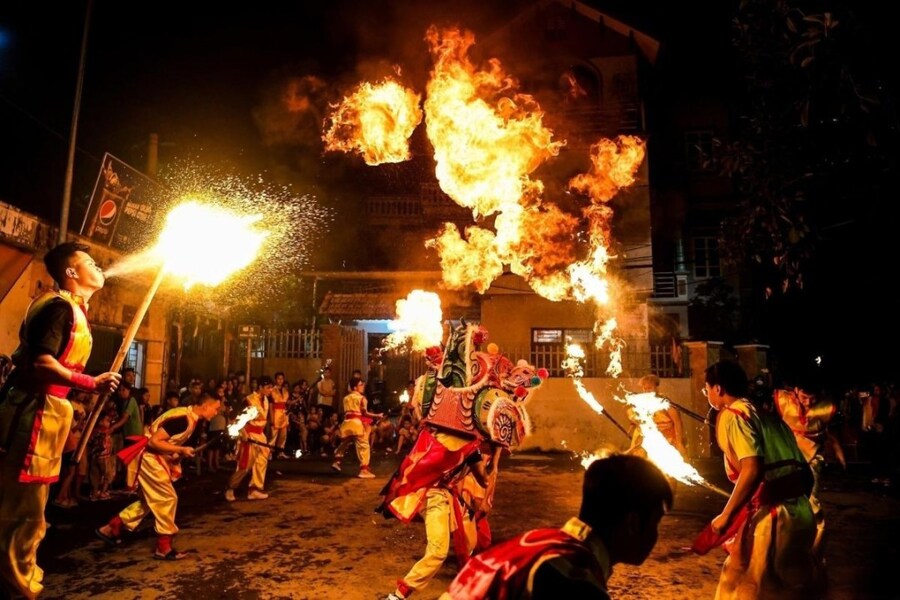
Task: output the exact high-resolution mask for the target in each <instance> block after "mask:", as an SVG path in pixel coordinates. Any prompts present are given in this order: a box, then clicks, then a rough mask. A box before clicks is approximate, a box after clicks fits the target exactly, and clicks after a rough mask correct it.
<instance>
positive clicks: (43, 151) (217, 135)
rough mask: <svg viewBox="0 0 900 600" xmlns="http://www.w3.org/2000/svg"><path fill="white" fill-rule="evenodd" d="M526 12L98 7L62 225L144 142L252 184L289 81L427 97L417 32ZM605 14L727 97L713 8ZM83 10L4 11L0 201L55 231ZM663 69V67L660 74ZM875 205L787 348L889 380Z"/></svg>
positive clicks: (886, 223) (890, 319)
mask: <svg viewBox="0 0 900 600" xmlns="http://www.w3.org/2000/svg"><path fill="white" fill-rule="evenodd" d="M524 4H527V3H526V2H525V1H524V0H451V1H446V2H421V1H413V0H393V1H388V0H371V1H368V2H357V1H352V0H330V1H322V2H309V1H294V2H276V1H268V0H258V1H255V2H252V3H242V4H239V5H238V6H237V7H233V8H232V7H229V8H228V9H227V10H223V8H222V7H223V4H222V3H221V2H206V1H198V2H185V1H183V0H182V1H178V2H176V1H173V0H156V1H154V2H146V1H135V2H117V1H115V0H94V4H93V12H92V17H91V20H90V35H89V45H88V55H87V63H86V76H85V80H84V95H83V99H82V104H81V118H80V120H79V131H78V151H77V153H76V163H75V184H74V189H73V208H72V217H71V221H70V226H72V227H73V228H77V227H78V226H80V223H81V218H82V213H83V210H84V205H85V202H86V199H87V197H88V196H89V195H90V192H91V190H92V188H93V185H94V181H95V179H96V178H97V173H98V170H99V166H100V161H101V159H102V157H103V154H104V153H105V152H110V153H111V154H114V155H116V156H117V157H119V158H120V159H122V160H125V161H126V162H129V163H130V164H132V165H133V166H135V167H137V168H138V169H143V168H144V165H145V160H146V159H145V156H146V155H145V152H146V143H147V139H148V136H149V134H150V133H158V134H159V136H160V142H161V144H162V146H161V149H160V160H161V163H165V161H167V160H170V159H172V158H176V157H179V156H197V157H199V158H200V159H201V160H205V161H209V162H218V161H223V162H231V163H234V164H238V165H240V166H241V168H243V169H245V170H247V171H248V172H253V171H254V170H257V171H258V170H263V169H271V168H272V167H273V166H275V165H277V164H278V163H290V160H291V159H292V158H293V157H292V156H291V152H289V151H288V152H286V151H285V148H284V147H282V148H273V147H272V146H266V144H264V137H265V136H264V134H263V132H262V131H261V128H260V122H259V119H258V118H257V119H254V112H256V114H257V115H259V109H260V107H264V106H265V105H266V102H267V100H269V99H271V97H272V96H273V94H277V93H279V92H280V90H281V89H282V88H281V86H280V83H281V82H283V81H284V80H285V79H287V78H302V77H305V76H310V75H312V76H316V77H318V78H320V79H322V80H323V81H325V82H327V86H328V91H329V92H330V93H331V94H333V95H337V94H340V92H341V91H342V90H345V89H348V88H349V87H350V86H352V85H354V84H355V83H358V82H359V81H360V80H363V79H370V78H372V77H373V76H378V75H384V74H386V73H387V71H388V70H389V67H390V65H392V64H401V65H403V67H404V69H406V70H407V74H408V76H410V77H412V78H413V79H416V78H417V77H419V78H420V81H419V83H422V82H423V81H424V73H426V72H427V69H428V68H429V65H428V56H427V52H426V48H425V45H424V42H423V40H422V38H423V34H424V31H425V28H426V27H427V25H429V24H430V23H438V24H458V25H462V26H464V27H466V28H470V29H473V30H474V31H475V33H476V35H477V36H482V35H486V34H487V33H489V32H490V31H492V30H493V29H494V28H495V26H497V25H498V24H499V23H501V22H502V20H503V19H505V18H508V17H509V15H511V14H514V13H515V12H516V11H517V10H518V9H520V8H521V6H522V5H524ZM599 4H602V5H603V6H604V7H606V8H607V9H608V10H609V11H610V12H611V13H612V14H617V15H620V16H621V17H622V18H623V20H626V21H628V22H630V23H633V24H634V25H635V26H636V27H639V28H641V29H643V30H644V31H647V32H649V33H651V34H653V35H655V36H657V37H658V38H659V39H662V40H663V42H664V47H663V48H664V50H663V52H666V51H668V50H671V49H678V50H679V51H680V52H683V53H684V55H683V57H682V63H681V66H682V67H684V66H685V64H687V68H685V69H684V70H683V71H680V72H678V73H677V74H675V76H674V77H673V78H670V81H669V84H670V85H674V86H679V85H680V86H683V87H688V86H694V85H697V84H698V83H705V84H706V85H708V86H710V88H709V89H714V88H715V87H716V85H717V84H718V83H721V81H720V80H718V79H716V78H714V77H710V76H709V75H708V73H710V72H715V69H716V68H717V67H718V66H719V65H718V63H719V61H721V60H724V59H725V53H723V52H719V51H718V50H716V49H715V48H722V47H723V45H724V44H727V42H728V39H729V37H730V33H729V29H728V26H729V14H728V11H727V10H723V8H722V7H723V5H725V4H727V3H723V2H721V1H720V0H703V1H702V2H693V3H662V4H661V5H660V3H648V4H649V5H650V6H652V8H651V9H649V10H648V9H646V7H644V8H642V5H641V3H638V2H633V1H632V2H628V1H625V0H611V1H609V2H602V3H599ZM819 4H821V3H819ZM873 6H874V2H856V3H854V5H853V7H854V10H856V11H857V12H858V14H860V15H861V17H862V18H863V19H864V20H866V21H867V22H868V23H869V26H870V27H871V28H872V36H871V43H872V46H873V47H872V51H871V53H870V56H871V66H872V68H873V69H874V70H879V71H881V72H883V73H884V74H889V73H893V71H892V70H891V69H887V68H886V65H889V61H890V56H891V54H892V49H891V48H890V45H889V44H890V43H891V40H892V37H891V36H889V35H882V33H889V31H887V28H888V27H890V23H889V22H888V21H887V20H885V19H881V20H879V19H878V18H877V16H878V15H879V14H880V13H879V12H877V11H875V10H874V9H873V8H872V7H873ZM85 7H86V0H71V1H69V2H54V3H44V2H33V1H29V0H11V1H6V2H2V3H0V140H2V143H3V152H2V157H3V160H2V161H0V201H3V202H8V203H10V204H14V205H18V206H21V207H23V208H25V209H27V210H29V211H30V212H33V213H35V214H38V215H40V216H43V217H45V218H48V219H50V220H52V221H54V222H56V221H57V220H58V215H59V207H60V201H61V197H62V190H63V181H64V172H65V163H66V152H67V144H68V131H69V126H70V122H71V116H72V106H73V98H74V90H75V81H76V74H77V69H78V59H79V48H80V44H81V36H82V32H83V23H84V15H85ZM709 7H715V9H714V10H710V9H709ZM665 44H668V46H666V45H665ZM684 56H687V57H689V58H688V59H687V62H685V61H684ZM664 59H665V54H662V53H661V55H660V64H663V62H664ZM886 85H888V86H891V85H896V79H893V80H891V79H888V80H886ZM419 87H420V88H421V87H422V86H421V85H420V86H419ZM313 134H316V132H312V134H311V135H313ZM288 150H290V148H288ZM311 154H313V155H314V154H315V153H314V152H313V153H311ZM320 158H321V157H320ZM319 162H320V163H324V162H325V160H324V159H323V160H319ZM319 166H320V165H316V164H313V165H310V164H309V163H303V162H294V163H292V164H291V168H292V169H294V170H295V171H300V172H301V173H300V174H301V176H303V175H304V174H303V173H302V171H303V170H304V169H310V168H311V169H312V170H313V171H314V170H315V169H316V168H318V167H319ZM314 175H315V173H312V175H311V177H314ZM879 202H880V203H881V208H880V209H877V210H876V208H873V209H872V210H869V211H860V213H859V214H860V215H861V217H862V218H861V219H857V220H855V221H854V222H853V223H851V224H850V225H848V226H846V227H845V228H844V229H836V230H835V232H836V233H835V237H836V236H841V237H839V238H837V239H836V241H835V242H834V243H832V244H831V245H830V246H829V247H827V248H825V252H823V257H824V258H825V259H827V260H823V261H820V262H819V264H818V265H817V266H816V267H815V268H816V270H817V272H816V274H817V275H818V279H819V286H820V289H822V290H824V292H823V293H821V294H819V295H817V297H816V299H815V301H814V302H815V306H814V308H813V309H810V306H809V305H808V304H807V302H806V301H804V303H801V305H800V306H798V307H795V308H793V309H792V311H793V313H794V314H799V315H804V316H805V317H806V318H805V319H804V323H803V325H802V327H792V328H789V329H786V330H785V331H784V332H782V337H786V338H787V337H790V336H792V335H795V336H806V337H810V338H813V337H815V338H816V339H822V340H826V341H828V338H829V337H831V336H832V335H834V336H839V341H838V342H835V341H834V340H830V345H831V346H834V345H835V344H836V343H837V344H840V345H843V346H845V347H846V349H845V351H844V352H843V355H844V356H845V357H846V359H847V360H853V359H854V358H855V359H857V361H859V357H860V356H862V350H859V351H857V349H856V347H855V346H856V345H861V346H865V353H866V354H867V355H874V356H879V357H880V359H879V360H880V362H881V363H882V365H883V368H882V369H881V371H882V372H884V371H885V370H887V369H889V368H890V366H891V363H892V362H895V359H897V357H898V354H900V352H898V351H896V350H892V351H888V352H881V351H878V350H875V348H876V347H881V344H889V345H893V346H896V336H897V334H898V333H900V331H898V324H900V317H898V312H897V311H896V310H894V309H893V308H892V306H893V302H891V301H890V298H891V296H890V292H889V287H890V285H889V283H890V281H891V276H892V275H893V271H894V270H895V268H894V265H895V264H896V262H897V260H898V258H900V252H898V251H897V246H896V244H895V243H894V242H893V239H894V237H895V234H896V226H897V219H896V215H897V210H896V206H895V207H894V209H893V210H884V204H885V203H886V202H890V200H889V199H885V198H882V199H880V200H879ZM894 202H895V203H900V201H894ZM872 206H873V207H876V204H875V203H873V204H872ZM845 232H847V233H846V235H845ZM869 232H871V234H870V233H869ZM870 250H871V251H870ZM832 261H833V262H832ZM836 265H839V267H836ZM823 282H824V283H826V284H827V285H824V284H823ZM847 311H852V312H853V313H854V314H855V318H853V319H852V320H850V321H849V322H848V323H847V324H846V326H844V325H842V324H841V316H842V314H844V313H846V312H847ZM842 328H843V330H842ZM831 332H833V334H832V333H831ZM888 340H890V341H889V342H888ZM867 360H868V359H867Z"/></svg>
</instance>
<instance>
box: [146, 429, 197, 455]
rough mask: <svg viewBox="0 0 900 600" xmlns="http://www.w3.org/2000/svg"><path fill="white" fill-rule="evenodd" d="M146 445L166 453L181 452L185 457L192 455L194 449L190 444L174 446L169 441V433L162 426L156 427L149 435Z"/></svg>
mask: <svg viewBox="0 0 900 600" xmlns="http://www.w3.org/2000/svg"><path fill="white" fill-rule="evenodd" d="M147 445H148V446H150V447H151V448H152V449H154V450H156V451H157V452H162V453H166V454H181V455H182V456H187V457H191V456H193V455H194V449H193V448H191V447H190V446H176V445H175V444H172V443H169V433H168V432H167V431H166V430H165V429H163V428H162V427H160V428H159V429H157V430H156V432H155V433H154V434H153V435H152V436H151V437H150V442H149V443H148V444H147Z"/></svg>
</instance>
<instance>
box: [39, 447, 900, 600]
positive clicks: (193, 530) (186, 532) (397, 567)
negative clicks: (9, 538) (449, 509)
mask: <svg viewBox="0 0 900 600" xmlns="http://www.w3.org/2000/svg"><path fill="white" fill-rule="evenodd" d="M329 464H330V460H329V459H326V458H320V457H304V458H302V459H299V460H283V461H274V462H272V463H271V464H270V468H269V477H268V483H267V489H268V491H269V492H270V494H271V496H270V498H269V499H267V500H258V501H249V500H246V499H245V498H246V492H243V493H239V494H238V501H237V502H234V503H230V504H229V503H227V502H226V501H225V500H224V498H223V494H222V492H223V490H224V488H225V482H226V480H227V478H228V475H229V474H230V469H226V471H219V472H218V473H213V474H207V473H204V474H203V475H201V476H196V475H194V474H192V473H190V472H189V474H188V477H187V479H186V480H183V481H181V482H179V483H178V484H177V488H178V490H179V495H180V502H179V507H178V515H177V522H178V524H179V526H180V527H181V532H180V534H179V535H178V537H177V538H176V546H177V547H178V548H179V549H181V550H185V551H190V556H189V557H188V558H186V559H184V560H180V561H177V562H167V561H159V560H154V559H153V557H152V552H153V546H154V540H155V535H154V533H153V528H152V519H149V518H148V521H147V522H146V523H145V524H143V525H142V527H141V529H139V530H138V531H137V532H135V533H134V534H131V535H130V536H128V537H127V538H126V540H125V542H124V544H123V545H122V546H121V547H118V548H115V549H109V548H107V547H105V546H104V544H103V543H102V542H100V541H98V540H96V539H95V538H94V537H93V529H94V528H95V527H97V526H98V525H100V524H102V523H104V522H105V521H106V520H107V519H108V518H109V517H110V516H112V515H113V514H114V513H115V512H116V511H117V510H119V509H120V508H121V507H123V506H124V505H125V504H127V503H128V502H129V499H128V498H126V497H116V498H114V499H112V500H108V501H102V502H91V503H83V504H82V505H81V506H79V507H77V508H74V509H69V510H62V509H58V508H55V507H50V508H48V518H49V520H50V522H51V523H52V527H51V529H50V530H49V531H48V534H47V538H46V539H45V541H44V542H43V544H42V545H41V547H40V552H39V564H40V565H41V566H42V567H43V568H44V569H45V571H46V575H45V585H46V589H45V593H44V594H43V595H42V596H41V598H42V599H51V598H53V599H66V600H77V599H87V598H90V599H116V600H119V599H123V600H124V599H131V598H140V599H150V598H169V599H189V600H204V599H257V598H259V599H269V598H273V599H274V598H290V599H304V598H309V599H316V600H319V599H331V598H338V599H340V600H357V599H359V600H363V599H365V600H374V599H376V598H383V597H384V596H385V595H386V594H387V593H388V592H390V591H392V590H393V588H394V583H395V581H396V580H397V579H398V578H399V577H402V576H403V575H404V574H405V573H406V571H407V570H408V569H409V567H410V566H411V565H412V564H413V563H414V562H415V561H416V560H418V558H419V557H420V556H421V554H422V551H423V549H424V546H425V536H424V528H423V526H422V525H421V524H414V525H411V526H405V525H403V524H401V523H398V522H397V521H396V520H386V519H384V518H383V517H381V516H380V515H375V514H374V513H373V509H374V507H375V506H376V505H377V504H378V501H379V497H378V492H379V490H380V489H381V487H382V486H383V485H384V483H385V481H386V480H387V478H388V477H389V475H390V474H391V473H392V472H393V471H394V469H395V468H396V466H397V459H396V458H395V457H393V456H385V455H384V454H383V453H379V454H378V455H377V456H376V459H375V460H374V461H373V470H374V472H375V473H376V474H377V475H378V477H377V478H376V479H372V480H362V479H357V478H355V477H353V475H355V473H356V468H355V467H356V465H355V463H354V462H353V461H352V459H350V458H349V457H348V460H346V461H345V463H344V472H343V473H342V474H337V473H333V472H332V471H331V470H330V469H329ZM229 466H230V465H229ZM697 467H698V469H699V470H700V471H701V473H702V474H703V475H704V476H705V477H707V478H708V479H709V480H710V481H711V482H712V483H715V484H717V485H720V486H722V487H726V488H727V487H728V485H727V483H726V482H725V481H724V478H723V476H722V468H721V464H720V463H719V462H718V461H717V460H716V461H713V460H709V461H702V462H700V463H698V464H697ZM501 469H502V470H501V474H500V477H501V479H500V483H499V485H498V491H497V498H496V505H495V509H494V512H493V514H492V516H491V525H492V529H493V532H494V538H495V539H503V538H506V537H509V536H511V535H513V534H515V533H517V532H519V531H522V530H524V529H530V528H534V527H543V526H550V525H559V524H562V523H563V522H565V520H566V519H567V518H568V517H570V516H572V515H574V514H576V512H577V509H578V504H579V499H580V484H581V474H582V473H583V469H582V467H581V465H580V462H579V460H578V459H577V458H575V457H573V456H571V455H568V454H561V453H560V454H520V455H516V456H513V457H510V458H507V459H505V461H504V462H503V463H502V466H501ZM825 477H826V478H825V491H824V493H823V499H824V501H825V509H826V511H827V513H826V514H827V516H828V525H829V531H830V532H831V533H830V538H829V545H828V564H829V571H830V572H829V580H830V587H829V596H828V597H829V598H831V599H834V600H851V599H853V600H855V599H859V598H896V597H898V596H897V594H898V593H897V592H896V591H883V592H880V593H879V591H878V590H879V589H881V590H884V588H885V586H886V585H887V583H888V582H889V581H892V580H893V579H892V577H891V574H892V573H893V569H894V568H896V565H897V564H900V562H898V558H900V557H898V554H900V552H898V549H897V544H896V543H895V540H897V539H898V535H900V521H898V519H897V515H900V510H898V509H900V499H898V494H897V493H896V492H897V490H896V488H893V487H890V486H888V485H884V484H882V483H873V482H872V479H873V477H874V474H873V472H872V470H871V468H870V467H869V466H868V465H866V464H862V463H859V464H852V465H851V466H850V469H849V471H848V472H847V473H844V472H842V471H836V470H829V471H827V472H826V475H825ZM723 505H724V499H723V498H721V497H720V496H718V495H716V494H713V493H711V492H709V491H707V490H705V489H703V488H696V487H686V486H679V489H678V494H677V497H676V502H675V507H674V510H673V511H672V512H671V513H670V514H669V515H667V516H666V517H665V518H664V519H663V522H662V524H661V527H660V540H659V542H658V544H657V546H656V548H655V549H654V551H653V553H652V554H651V556H650V558H649V559H648V560H647V561H646V562H645V563H644V564H643V565H641V566H640V567H628V566H623V565H619V566H617V567H616V568H615V570H614V572H613V576H612V579H611V592H612V594H613V597H614V598H620V599H625V598H629V599H647V600H650V599H654V600H657V599H663V600H665V599H672V600H686V599H691V598H712V597H713V594H714V591H715V585H716V581H717V578H718V572H719V568H720V566H721V563H722V560H723V558H724V555H723V554H722V553H721V552H720V551H713V552H711V553H710V554H708V555H707V556H704V557H698V556H695V555H693V554H691V553H689V552H686V551H685V547H686V546H688V545H689V544H690V542H691V541H692V540H693V537H694V535H695V534H696V533H697V532H698V531H699V530H700V529H701V528H702V527H703V525H704V524H705V523H706V522H707V521H708V520H709V519H710V518H711V517H712V516H714V515H715V514H717V513H718V511H719V510H720V509H721V508H722V506H723ZM455 572H456V566H455V563H454V560H453V559H452V558H450V559H448V561H447V563H445V565H444V567H443V569H442V570H441V572H440V573H439V574H438V576H437V577H436V578H435V579H434V580H433V581H432V582H431V584H430V585H429V586H428V587H427V588H426V589H425V590H424V591H423V592H422V593H420V594H417V595H416V596H414V598H416V599H419V598H421V599H422V600H429V599H433V598H437V596H438V595H439V594H440V593H441V592H442V591H443V589H445V588H446V586H447V584H448V583H449V582H450V580H451V579H452V578H453V576H454V574H455Z"/></svg>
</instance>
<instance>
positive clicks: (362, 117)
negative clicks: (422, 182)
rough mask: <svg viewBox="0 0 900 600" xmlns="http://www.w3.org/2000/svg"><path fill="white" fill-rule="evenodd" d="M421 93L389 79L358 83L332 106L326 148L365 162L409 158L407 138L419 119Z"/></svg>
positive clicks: (377, 162) (420, 114)
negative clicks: (352, 154) (373, 82)
mask: <svg viewBox="0 0 900 600" xmlns="http://www.w3.org/2000/svg"><path fill="white" fill-rule="evenodd" d="M420 100H421V97H420V96H419V95H418V94H416V93H415V91H413V90H411V89H409V88H405V87H403V86H402V85H400V84H399V83H397V82H396V81H394V80H393V79H390V78H388V79H385V80H384V81H382V82H381V83H377V84H372V83H367V82H366V83H362V84H360V85H359V86H358V87H357V88H356V89H355V90H354V91H353V93H352V94H350V95H349V96H347V97H346V98H344V99H343V100H342V101H341V102H340V103H339V104H337V105H335V106H333V107H332V108H333V109H334V111H333V113H332V114H331V127H330V128H329V129H328V131H327V132H325V135H323V136H322V139H323V140H324V141H325V149H326V150H337V151H341V152H351V153H352V152H355V153H358V154H360V155H362V157H363V160H365V161H366V164H368V165H380V164H383V163H397V162H403V161H405V160H409V158H410V151H409V138H410V136H411V135H412V133H413V131H414V130H415V128H416V126H417V125H418V124H419V123H421V122H422V109H421V108H419V102H420Z"/></svg>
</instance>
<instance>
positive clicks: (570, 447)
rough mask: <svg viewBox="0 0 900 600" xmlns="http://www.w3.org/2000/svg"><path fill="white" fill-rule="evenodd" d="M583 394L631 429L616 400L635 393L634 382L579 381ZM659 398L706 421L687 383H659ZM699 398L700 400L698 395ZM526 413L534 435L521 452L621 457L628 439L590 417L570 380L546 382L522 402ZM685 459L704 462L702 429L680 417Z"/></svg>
mask: <svg viewBox="0 0 900 600" xmlns="http://www.w3.org/2000/svg"><path fill="white" fill-rule="evenodd" d="M582 383H584V386H585V388H587V390H588V391H589V392H590V393H591V394H593V396H594V398H595V399H596V400H597V401H598V402H599V403H600V405H601V406H603V408H604V410H606V411H608V413H609V415H610V416H612V417H613V418H614V419H615V420H616V421H617V422H618V423H619V424H620V425H622V427H624V428H625V429H626V430H628V429H629V424H628V419H627V418H626V417H625V405H624V404H623V403H622V402H619V401H617V400H616V399H615V396H617V395H618V396H623V395H624V393H625V392H637V391H639V388H638V385H637V379H599V378H598V379H587V378H585V379H582ZM659 393H660V395H662V396H666V397H667V398H670V399H671V400H672V401H674V402H676V403H678V404H680V405H682V406H684V407H686V408H688V409H690V410H693V411H694V412H696V413H699V414H700V415H701V416H704V417H705V416H706V410H705V409H704V408H703V407H702V406H700V407H695V406H694V399H693V398H692V390H691V380H690V379H662V380H661V382H660V386H659ZM697 395H699V394H697ZM525 408H526V410H527V411H528V416H529V417H530V418H531V425H532V434H531V435H530V436H529V437H528V438H527V439H526V440H525V443H524V445H523V446H522V447H521V448H520V449H521V450H541V451H551V450H563V451H572V452H576V453H581V452H594V451H595V450H598V449H600V448H609V449H612V450H616V451H622V450H625V449H627V448H628V446H629V444H630V439H629V438H628V437H626V436H625V434H623V433H622V432H621V431H619V429H617V428H616V426H615V425H613V424H612V423H611V422H610V420H609V419H607V418H606V417H605V416H603V415H601V414H598V413H596V412H594V410H593V409H592V408H590V406H589V405H588V404H587V403H586V402H585V401H584V400H582V399H581V397H580V396H579V395H578V392H577V391H576V390H575V385H574V383H573V382H572V380H571V379H568V378H556V377H553V378H550V379H548V380H547V381H545V382H544V383H542V384H541V386H540V387H538V388H537V389H536V390H534V391H533V392H532V395H531V396H529V398H528V399H527V400H526V404H525ZM681 420H682V423H683V424H684V430H685V434H686V437H687V449H688V453H689V454H690V456H692V457H697V456H706V455H708V453H707V452H706V443H707V439H708V437H707V434H706V430H707V428H706V426H705V425H703V424H702V423H700V422H698V421H696V420H694V419H692V418H690V417H688V416H685V415H683V416H682V419H681Z"/></svg>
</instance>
